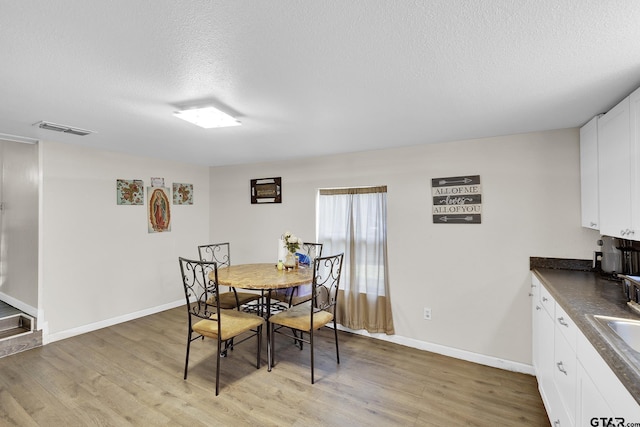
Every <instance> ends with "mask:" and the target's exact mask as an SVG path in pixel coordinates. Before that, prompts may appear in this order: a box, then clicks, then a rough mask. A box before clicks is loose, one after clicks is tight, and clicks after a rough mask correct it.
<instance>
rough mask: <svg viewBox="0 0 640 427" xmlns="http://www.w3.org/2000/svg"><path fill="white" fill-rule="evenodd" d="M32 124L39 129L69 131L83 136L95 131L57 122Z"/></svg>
mask: <svg viewBox="0 0 640 427" xmlns="http://www.w3.org/2000/svg"><path fill="white" fill-rule="evenodd" d="M33 125H34V126H38V127H39V128H40V129H46V130H53V131H56V132H64V133H70V134H72V135H80V136H85V135H89V134H91V133H95V132H94V131H92V130H87V129H80V128H76V127H72V126H67V125H59V124H57V123H51V122H45V121H41V122H38V123H34V124H33Z"/></svg>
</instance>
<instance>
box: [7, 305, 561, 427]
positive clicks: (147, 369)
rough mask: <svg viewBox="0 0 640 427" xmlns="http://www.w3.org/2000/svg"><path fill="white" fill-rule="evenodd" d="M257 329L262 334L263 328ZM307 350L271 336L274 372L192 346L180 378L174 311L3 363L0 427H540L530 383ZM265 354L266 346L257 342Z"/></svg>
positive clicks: (179, 316)
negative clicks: (312, 368)
mask: <svg viewBox="0 0 640 427" xmlns="http://www.w3.org/2000/svg"><path fill="white" fill-rule="evenodd" d="M263 332H264V331H263ZM319 336H320V338H319V339H318V340H317V341H316V383H315V384H314V385H311V383H310V377H309V375H310V373H309V353H308V349H307V348H306V347H305V349H304V350H303V351H300V350H298V349H296V348H295V347H294V346H293V344H292V342H291V341H290V340H287V339H286V338H285V337H282V336H277V337H276V366H275V367H274V368H273V370H272V371H271V372H267V367H266V351H263V361H264V363H263V366H262V367H261V368H260V369H259V370H258V369H256V368H255V355H254V348H255V346H254V345H253V341H249V342H245V343H242V344H240V345H239V346H237V347H236V349H235V350H234V351H233V352H232V353H231V355H230V357H228V358H225V359H222V363H221V365H222V368H221V375H220V381H221V385H220V395H219V396H218V397H216V396H215V393H214V390H215V389H214V386H215V383H214V382H215V357H214V353H213V351H214V343H213V341H211V340H204V341H201V340H198V341H194V343H193V344H192V347H191V349H192V350H191V360H190V368H189V377H188V379H187V380H186V381H184V380H183V379H182V372H183V368H184V356H185V342H186V313H185V312H184V309H183V308H176V309H173V310H168V311H165V312H162V313H159V314H155V315H152V316H147V317H144V318H140V319H137V320H134V321H130V322H126V323H122V324H119V325H116V326H112V327H109V328H105V329H101V330H98V331H94V332H91V333H87V334H83V335H79V336H76V337H73V338H69V339H66V340H62V341H57V342H54V343H51V344H49V345H46V346H44V347H41V348H37V349H33V350H29V351H26V352H23V353H20V354H16V355H12V356H7V357H4V358H1V359H0V425H18V426H31V425H33V426H66V427H70V426H92V425H100V426H125V425H144V426H160V425H170V426H176V425H187V426H226V425H229V426H231V425H233V426H239V425H255V426H316V425H317V426H344V425H349V426H354V425H355V426H381V425H385V426H460V425H471V426H546V425H549V422H548V420H547V415H546V413H545V410H544V407H543V404H542V401H541V399H540V395H539V394H538V390H537V385H536V380H535V378H534V377H531V376H528V375H524V374H517V373H513V372H507V371H503V370H500V369H495V368H489V367H486V366H481V365H477V364H473V363H469V362H464V361H460V360H456V359H452V358H448V357H445V356H441V355H437V354H433V353H429V352H425V351H420V350H416V349H412V348H407V347H403V346H400V345H396V344H393V343H388V342H385V341H380V340H374V339H371V338H365V337H362V336H358V335H353V334H348V333H343V332H341V333H340V334H339V339H340V361H341V363H340V365H337V364H336V363H335V348H334V346H333V340H332V332H331V331H330V330H324V331H321V332H320V334H319ZM263 344H264V345H266V337H263Z"/></svg>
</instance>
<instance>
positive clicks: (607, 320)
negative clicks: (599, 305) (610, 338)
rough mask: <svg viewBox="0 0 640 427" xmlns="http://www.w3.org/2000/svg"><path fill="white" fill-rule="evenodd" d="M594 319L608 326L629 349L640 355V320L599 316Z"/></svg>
mask: <svg viewBox="0 0 640 427" xmlns="http://www.w3.org/2000/svg"><path fill="white" fill-rule="evenodd" d="M593 317H594V318H595V319H596V320H597V321H598V322H600V324H601V325H606V326H607V327H608V328H609V329H611V330H612V331H613V332H615V333H616V335H618V337H620V339H622V341H624V342H625V343H626V344H627V345H628V346H629V347H631V348H632V349H633V350H635V351H637V352H639V353H640V320H631V319H623V318H619V317H609V316H598V315H595V316H593Z"/></svg>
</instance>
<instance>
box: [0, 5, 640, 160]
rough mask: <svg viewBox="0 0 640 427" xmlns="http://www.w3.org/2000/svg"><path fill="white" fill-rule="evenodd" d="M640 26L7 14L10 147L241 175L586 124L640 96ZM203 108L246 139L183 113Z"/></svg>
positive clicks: (481, 8)
mask: <svg viewBox="0 0 640 427" xmlns="http://www.w3.org/2000/svg"><path fill="white" fill-rule="evenodd" d="M639 23H640V2H639V1H637V0H629V1H623V0H610V1H602V0H581V1H577V0H526V1H525V0H522V1H519V0H491V1H488V0H436V1H426V0H425V1H418V0H414V1H409V0H377V1H368V0H350V1H344V0H315V1H312V0H308V1H303V0H297V1H294V0H272V1H255V0H226V1H212V0H200V1H197V0H183V1H176V0H174V1H168V0H136V1H132V0H110V1H107V0H91V1H88V0H55V1H51V0H38V1H34V0H20V1H10V0H0V55H1V56H0V58H2V65H1V66H0V133H4V134H9V135H19V136H26V137H32V138H38V139H44V140H55V141H60V142H67V143H72V144H82V145H87V146H93V147H98V148H100V149H106V150H115V151H124V152H130V153H134V154H140V155H145V156H155V157H161V158H169V159H174V160H179V161H186V162H193V163H200V164H207V165H225V164H238V163H252V162H260V161H269V160H275V159H288V158H303V157H308V156H317V155H325V154H331V153H338V152H351V151H361V150H371V149H381V148H386V147H394V146H407V145H416V144H424V143H436V142H446V141H453V140H461V139H468V138H479V137H486V136H496V135H507V134H515V133H523V132H531V131H539V130H550V129H559V128H568V127H577V126H581V125H582V124H584V123H585V122H586V121H587V120H588V119H589V118H591V117H592V116H593V115H595V114H597V113H600V112H604V111H606V110H607V109H609V108H610V107H611V106H613V105H614V104H615V103H617V102H618V101H619V100H620V99H622V98H623V97H624V96H626V95H627V94H629V93H630V92H631V91H632V90H634V89H635V88H636V87H638V86H640V24H639ZM197 101H209V102H212V103H214V104H215V105H218V106H220V107H222V109H224V110H226V111H228V112H231V113H233V114H234V115H235V116H236V117H238V118H239V120H240V121H241V122H242V123H243V125H242V126H239V127H232V128H225V129H201V128H198V127H195V126H193V125H191V124H189V123H186V122H183V121H182V120H179V119H177V118H175V117H174V116H173V115H172V113H173V112H174V111H175V110H176V109H177V107H178V106H180V105H192V104H194V103H195V102H197ZM41 120H46V121H51V122H55V123H60V124H65V125H70V126H75V127H80V128H85V129H91V130H94V131H97V133H96V134H93V135H90V136H85V137H79V136H73V135H65V134H60V133H56V132H51V131H45V130H41V129H38V128H37V127H34V126H32V125H33V124H34V123H36V122H38V121H41Z"/></svg>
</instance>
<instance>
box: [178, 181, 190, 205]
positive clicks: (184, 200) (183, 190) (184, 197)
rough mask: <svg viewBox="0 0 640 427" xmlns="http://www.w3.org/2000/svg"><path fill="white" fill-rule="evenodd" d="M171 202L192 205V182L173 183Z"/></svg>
mask: <svg viewBox="0 0 640 427" xmlns="http://www.w3.org/2000/svg"><path fill="white" fill-rule="evenodd" d="M173 204H174V205H192V204H193V184H181V183H179V182H174V183H173Z"/></svg>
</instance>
